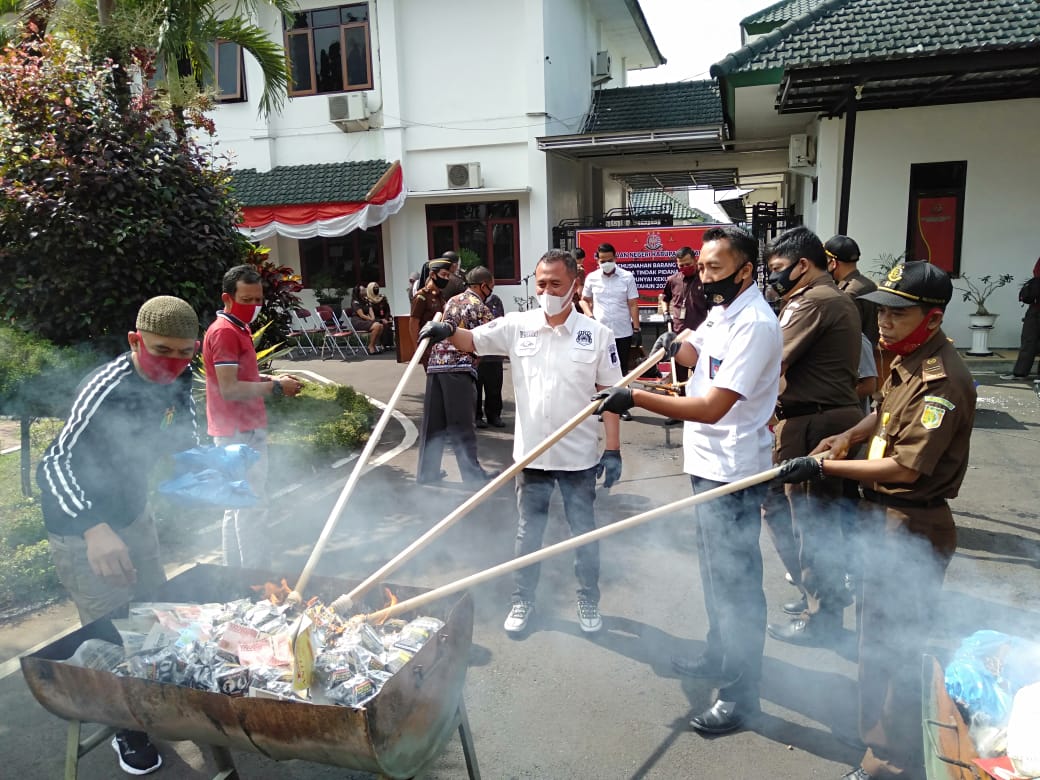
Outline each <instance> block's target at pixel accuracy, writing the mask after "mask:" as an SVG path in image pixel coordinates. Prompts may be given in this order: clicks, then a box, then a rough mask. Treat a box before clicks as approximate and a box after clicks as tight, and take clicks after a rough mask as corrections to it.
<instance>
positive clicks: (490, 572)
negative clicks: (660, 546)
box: [364, 466, 780, 621]
mask: <svg viewBox="0 0 1040 780" xmlns="http://www.w3.org/2000/svg"><path fill="white" fill-rule="evenodd" d="M779 473H780V467H779V466H775V467H773V468H771V469H769V470H768V471H763V472H761V473H759V474H755V475H753V476H750V477H745V478H744V479H739V480H737V481H736V482H730V483H729V484H727V485H721V486H720V487H717V488H712V489H711V490H708V491H706V492H704V493H698V494H697V495H693V496H690V497H689V498H683V499H680V500H678V501H673V502H672V503H670V504H665V505H664V506H660V507H658V508H657V509H651V510H650V511H648V512H643V513H641V514H638V515H633V516H632V517H629V518H626V519H624V520H619V521H617V522H616V523H611V524H610V525H605V526H603V527H602V528H597V529H596V530H594V531H588V532H587V533H583V534H581V535H579V536H573V537H571V538H570V539H566V540H564V541H562V542H558V543H557V544H554V545H550V546H549V547H543V548H542V549H541V550H536V551H535V552H533V553H528V554H527V555H522V556H520V557H519V558H514V559H513V560H511V561H506V562H505V563H500V564H498V565H497V566H492V567H491V568H490V569H484V571H481V572H477V573H476V574H471V575H470V576H468V577H463V578H462V579H460V580H455V582H450V583H448V584H447V585H442V586H441V587H439V588H434V589H433V590H431V591H428V592H427V593H423V594H422V595H421V596H416V597H415V598H411V599H407V600H405V601H400V602H398V603H397V604H395V605H394V606H392V607H386V608H385V609H381V610H379V611H378V612H373V613H371V614H368V615H365V616H364V619H365V620H371V621H382V620H386V619H387V618H391V617H394V616H395V615H399V614H401V613H402V612H410V611H412V610H415V609H418V608H419V607H423V606H425V605H427V604H429V603H430V602H432V601H437V600H438V599H441V598H444V597H445V596H450V595H451V594H453V593H458V592H459V591H462V590H466V588H470V587H473V586H474V585H480V584H481V583H483V582H487V581H488V580H491V579H494V578H495V577H501V576H502V575H503V574H509V573H510V572H514V571H516V570H517V569H523V568H524V567H526V566H530V565H531V564H533V563H539V562H540V561H544V560H545V559H546V558H551V557H552V556H554V555H559V554H560V553H563V552H567V551H568V550H573V549H574V548H575V547H581V546H582V545H586V544H589V543H591V542H596V541H599V540H600V539H605V538H606V537H608V536H613V535H614V534H617V533H621V532H622V531H627V530H628V529H629V528H635V527H636V526H637V525H642V524H643V523H648V522H650V521H651V520H655V519H657V518H658V517H662V516H666V515H673V514H674V513H675V512H678V511H680V510H683V509H689V508H690V507H692V506H697V505H698V504H704V503H707V502H708V501H712V500H714V499H716V498H719V497H720V496H725V495H729V494H730V493H736V492H737V491H738V490H745V489H747V488H749V487H754V486H755V485H758V484H761V483H762V482H767V481H769V480H771V479H773V478H775V477H776V476H777V475H778V474H779Z"/></svg>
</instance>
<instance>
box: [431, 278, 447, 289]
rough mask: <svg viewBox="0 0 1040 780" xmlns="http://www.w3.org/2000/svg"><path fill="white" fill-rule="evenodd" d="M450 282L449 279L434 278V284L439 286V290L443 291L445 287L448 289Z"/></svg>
mask: <svg viewBox="0 0 1040 780" xmlns="http://www.w3.org/2000/svg"><path fill="white" fill-rule="evenodd" d="M448 281H449V280H448V279H442V278H441V277H439V276H435V277H433V283H434V284H435V285H436V286H437V289H438V290H443V289H444V288H445V287H447V286H448Z"/></svg>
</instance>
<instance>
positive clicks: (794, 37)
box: [711, 0, 1040, 77]
mask: <svg viewBox="0 0 1040 780" xmlns="http://www.w3.org/2000/svg"><path fill="white" fill-rule="evenodd" d="M1027 47H1040V2H1037V0H823V2H822V3H820V4H818V5H817V6H816V7H815V8H812V9H809V10H807V11H805V12H804V13H803V14H802V15H800V16H798V17H795V18H792V19H791V20H790V21H788V22H786V23H785V24H783V25H782V26H781V27H779V28H777V29H775V30H773V31H772V32H770V33H768V34H767V35H764V36H763V37H762V38H759V39H758V40H755V41H752V42H751V43H750V44H748V45H747V46H745V47H744V48H742V49H740V50H739V51H737V52H734V53H733V54H730V55H729V56H727V57H726V58H725V59H723V60H722V61H721V62H718V63H716V64H715V65H713V66H712V68H711V75H712V76H713V77H719V76H728V75H731V74H734V73H738V72H743V73H746V72H752V71H763V70H771V69H777V68H789V67H793V66H798V67H804V66H810V65H837V64H848V63H852V62H862V61H871V60H886V59H903V58H907V57H927V56H929V55H936V54H959V53H968V52H976V51H985V50H1003V49H1011V48H1027Z"/></svg>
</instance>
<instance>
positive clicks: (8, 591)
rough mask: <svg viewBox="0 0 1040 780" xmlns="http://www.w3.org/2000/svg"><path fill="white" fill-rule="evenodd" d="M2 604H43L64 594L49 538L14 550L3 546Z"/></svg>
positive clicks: (0, 569)
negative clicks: (52, 557) (55, 567)
mask: <svg viewBox="0 0 1040 780" xmlns="http://www.w3.org/2000/svg"><path fill="white" fill-rule="evenodd" d="M0 560H2V562H3V563H2V565H0V607H2V608H8V607H11V606H13V605H16V604H18V605H21V604H29V603H41V602H44V601H49V600H51V599H53V598H55V597H57V596H59V595H60V594H61V583H60V582H58V574H57V572H56V571H55V570H54V564H53V563H52V562H51V551H50V545H48V544H47V541H46V540H43V541H39V542H36V543H35V544H28V545H23V546H21V547H17V548H15V549H13V550H12V549H10V548H9V547H7V546H6V545H0Z"/></svg>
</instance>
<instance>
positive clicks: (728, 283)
mask: <svg viewBox="0 0 1040 780" xmlns="http://www.w3.org/2000/svg"><path fill="white" fill-rule="evenodd" d="M745 265H747V264H746V263H745ZM743 270H744V266H743V265H742V266H740V268H738V269H737V270H736V271H734V272H733V273H731V274H730V275H729V276H727V277H726V278H725V279H719V280H718V281H716V282H701V289H702V290H704V297H705V299H706V300H707V301H708V306H709V307H710V306H729V305H730V304H731V303H733V301H734V299H735V298H736V297H737V296H738V295H740V288H741V287H743V286H744V282H738V281H737V274H739V273H740V272H741V271H743Z"/></svg>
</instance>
